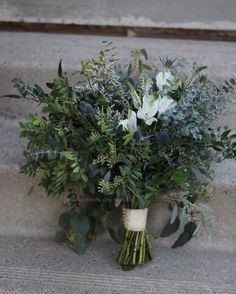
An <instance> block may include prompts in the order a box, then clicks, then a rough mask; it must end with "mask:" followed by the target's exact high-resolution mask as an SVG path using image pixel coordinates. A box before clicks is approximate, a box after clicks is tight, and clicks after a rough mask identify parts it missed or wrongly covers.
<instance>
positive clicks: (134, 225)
mask: <svg viewBox="0 0 236 294" xmlns="http://www.w3.org/2000/svg"><path fill="white" fill-rule="evenodd" d="M147 213H148V208H144V209H128V208H123V223H124V226H125V228H126V230H129V231H133V232H141V231H144V230H145V229H146V223H147Z"/></svg>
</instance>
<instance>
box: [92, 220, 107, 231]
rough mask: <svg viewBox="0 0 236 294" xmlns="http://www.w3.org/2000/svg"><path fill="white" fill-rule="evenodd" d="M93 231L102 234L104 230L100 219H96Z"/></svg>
mask: <svg viewBox="0 0 236 294" xmlns="http://www.w3.org/2000/svg"><path fill="white" fill-rule="evenodd" d="M94 232H95V233H96V234H102V233H104V232H105V229H104V226H103V224H102V223H101V222H100V221H96V222H95V224H94Z"/></svg>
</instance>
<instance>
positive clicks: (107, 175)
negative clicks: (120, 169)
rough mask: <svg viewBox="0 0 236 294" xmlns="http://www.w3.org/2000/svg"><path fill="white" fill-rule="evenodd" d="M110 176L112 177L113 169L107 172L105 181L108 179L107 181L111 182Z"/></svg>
mask: <svg viewBox="0 0 236 294" xmlns="http://www.w3.org/2000/svg"><path fill="white" fill-rule="evenodd" d="M110 178H111V171H110V170H109V171H108V172H107V173H106V174H105V176H104V178H103V179H104V181H106V182H109V181H110Z"/></svg>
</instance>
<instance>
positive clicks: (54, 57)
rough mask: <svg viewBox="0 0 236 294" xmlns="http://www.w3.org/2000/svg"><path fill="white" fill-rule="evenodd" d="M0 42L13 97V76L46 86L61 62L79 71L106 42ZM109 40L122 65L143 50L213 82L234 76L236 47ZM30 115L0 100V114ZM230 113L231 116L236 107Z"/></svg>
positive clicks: (45, 38) (34, 37) (2, 75)
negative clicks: (201, 69)
mask: <svg viewBox="0 0 236 294" xmlns="http://www.w3.org/2000/svg"><path fill="white" fill-rule="evenodd" d="M0 39H1V43H0V66H1V72H0V96H1V95H3V94H5V93H12V92H13V91H12V84H11V80H12V79H13V78H14V77H21V78H22V79H23V80H25V81H28V82H29V83H35V82H37V83H38V84H40V85H44V84H45V82H46V81H48V80H51V79H52V78H53V77H54V75H55V72H56V69H57V66H58V63H59V60H60V59H62V60H63V65H64V69H65V70H66V71H67V72H69V73H71V72H73V71H75V70H77V69H78V68H79V64H80V60H81V59H86V58H90V57H93V56H95V55H97V54H98V51H99V49H101V48H102V41H103V40H107V37H102V36H101V37H92V36H79V35H69V34H67V35H62V34H45V33H14V32H11V33H10V32H0ZM109 40H111V41H112V42H113V44H114V46H116V47H117V50H116V51H117V53H118V54H119V55H120V56H121V58H122V59H124V60H127V59H128V58H129V56H130V55H129V51H130V49H134V48H146V50H147V51H148V52H149V55H150V57H152V58H153V59H156V60H159V57H160V56H161V57H165V56H169V57H173V58H175V57H179V58H183V57H185V58H186V59H187V60H188V61H189V63H190V65H191V63H193V62H197V63H198V64H203V65H207V66H208V69H207V71H206V72H207V73H209V74H211V75H213V76H215V77H221V78H229V77H231V76H232V75H235V73H236V59H235V52H236V43H232V42H213V41H186V40H167V39H150V38H145V39H144V38H121V37H109ZM72 80H73V81H75V80H76V77H74V78H73V79H72ZM29 111H36V108H35V106H34V105H33V104H30V103H28V101H18V100H12V101H6V100H2V99H0V114H6V113H7V114H9V115H14V116H16V115H18V116H25V115H26V114H27V113H28V112H29ZM230 111H231V113H232V114H235V113H236V107H235V106H233V108H232V109H231V110H230Z"/></svg>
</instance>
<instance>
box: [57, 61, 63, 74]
mask: <svg viewBox="0 0 236 294" xmlns="http://www.w3.org/2000/svg"><path fill="white" fill-rule="evenodd" d="M57 73H58V75H59V77H62V74H63V72H62V60H60V62H59V65H58V71H57Z"/></svg>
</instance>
